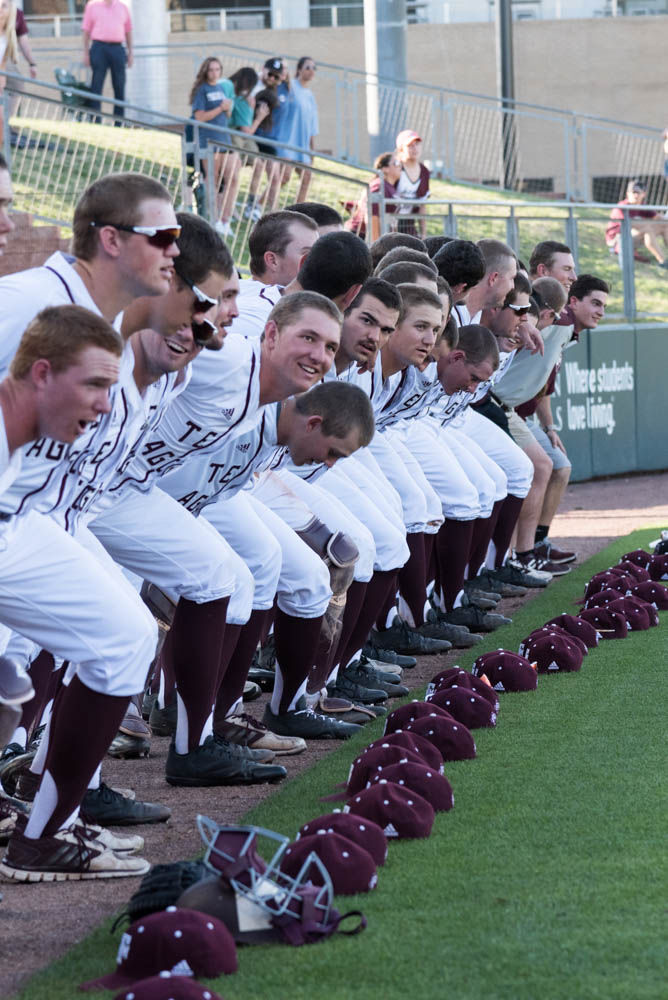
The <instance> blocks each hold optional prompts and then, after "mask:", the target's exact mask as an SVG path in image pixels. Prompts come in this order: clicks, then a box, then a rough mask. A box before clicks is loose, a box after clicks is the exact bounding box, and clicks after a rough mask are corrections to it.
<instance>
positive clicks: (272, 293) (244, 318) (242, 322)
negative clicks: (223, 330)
mask: <svg viewBox="0 0 668 1000" xmlns="http://www.w3.org/2000/svg"><path fill="white" fill-rule="evenodd" d="M282 295H283V285H265V284H264V283H263V282H262V281H258V280H257V279H256V278H242V279H241V281H240V282H239V298H238V299H237V303H238V306H239V315H238V316H237V317H236V319H235V320H234V322H233V323H232V326H231V327H230V333H238V334H241V336H242V337H248V339H249V340H259V338H260V337H261V336H262V331H263V330H264V327H265V324H266V322H267V319H268V318H269V313H270V312H271V310H272V309H273V308H274V306H275V305H276V303H277V302H280V299H281V296H282Z"/></svg>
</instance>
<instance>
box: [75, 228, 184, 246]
mask: <svg viewBox="0 0 668 1000" xmlns="http://www.w3.org/2000/svg"><path fill="white" fill-rule="evenodd" d="M91 226H94V227H95V228H96V229H102V228H103V227H104V226H111V228H112V229H118V230H119V231H120V232H122V233H137V234H138V235H139V236H145V237H146V239H147V240H148V242H149V243H150V244H151V246H152V247H159V249H160V250H166V249H167V247H171V246H173V245H174V244H175V243H176V241H177V240H178V238H179V236H180V235H181V227H180V226H119V225H117V223H115V222H91Z"/></svg>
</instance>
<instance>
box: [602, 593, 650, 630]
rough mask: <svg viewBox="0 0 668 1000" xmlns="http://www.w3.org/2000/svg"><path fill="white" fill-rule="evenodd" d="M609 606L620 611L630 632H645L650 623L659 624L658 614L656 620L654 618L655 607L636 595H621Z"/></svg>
mask: <svg viewBox="0 0 668 1000" xmlns="http://www.w3.org/2000/svg"><path fill="white" fill-rule="evenodd" d="M610 607H611V608H612V610H613V611H621V613H622V614H623V615H624V617H625V618H626V624H627V627H628V628H629V629H630V630H631V632H646V631H647V629H648V628H651V627H652V625H658V624H659V622H658V615H657V620H656V621H655V620H654V615H656V608H653V607H652V605H651V604H648V603H647V602H646V601H641V600H639V598H637V597H621V598H620V599H619V600H618V601H613V602H612V604H611V605H610ZM650 611H651V612H653V614H650Z"/></svg>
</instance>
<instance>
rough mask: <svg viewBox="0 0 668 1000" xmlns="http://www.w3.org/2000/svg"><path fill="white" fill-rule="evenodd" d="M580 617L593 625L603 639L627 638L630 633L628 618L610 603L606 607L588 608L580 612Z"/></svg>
mask: <svg viewBox="0 0 668 1000" xmlns="http://www.w3.org/2000/svg"><path fill="white" fill-rule="evenodd" d="M580 618H583V619H584V620H585V621H586V622H589V624H590V625H593V626H594V628H595V629H596V631H597V632H598V634H599V635H600V636H601V639H625V638H626V636H627V634H628V628H627V626H626V618H625V617H624V615H622V614H620V612H619V611H614V610H613V609H611V608H610V606H609V605H608V606H606V607H605V608H586V609H585V610H584V611H581V612H580Z"/></svg>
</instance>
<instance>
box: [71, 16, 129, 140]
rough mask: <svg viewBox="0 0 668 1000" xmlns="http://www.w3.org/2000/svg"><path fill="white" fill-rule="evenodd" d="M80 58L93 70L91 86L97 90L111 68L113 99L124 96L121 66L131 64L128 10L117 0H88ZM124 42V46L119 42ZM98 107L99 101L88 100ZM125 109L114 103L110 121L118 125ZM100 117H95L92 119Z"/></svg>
mask: <svg viewBox="0 0 668 1000" xmlns="http://www.w3.org/2000/svg"><path fill="white" fill-rule="evenodd" d="M81 30H82V32H83V61H84V64H85V65H86V66H90V68H91V69H92V71H93V79H92V81H91V90H92V91H93V93H95V94H101V93H102V90H103V87H104V79H105V77H106V75H107V70H110V71H111V85H112V87H113V88H114V97H115V98H116V100H117V101H124V100H125V68H126V66H127V67H131V66H132V21H131V19H130V11H129V10H128V8H127V7H126V5H125V4H124V3H121V0H88V3H87V4H86V9H85V10H84V16H83V23H82V25H81ZM124 42H125V47H124V46H123V43H124ZM91 107H92V108H93V109H94V110H96V111H99V110H100V102H99V101H93V102H91ZM124 115H125V109H124V108H123V107H122V106H121V105H119V104H115V105H114V118H115V119H116V121H114V125H120V122H119V121H118V119H119V118H123V117H124ZM96 120H97V121H98V122H99V121H100V119H99V117H98V118H97V119H96Z"/></svg>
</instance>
